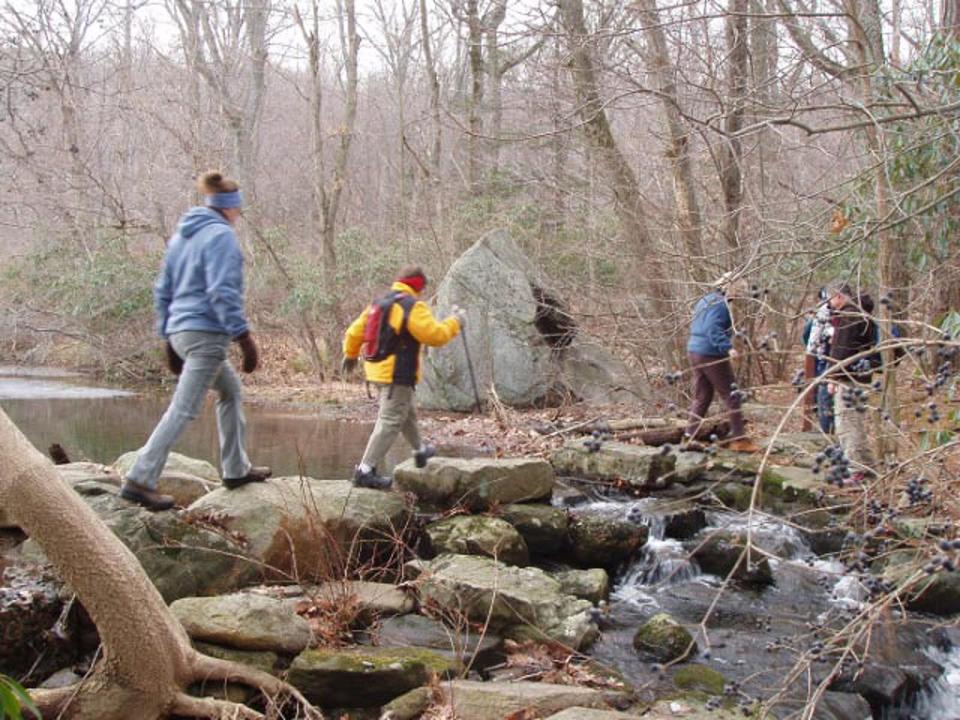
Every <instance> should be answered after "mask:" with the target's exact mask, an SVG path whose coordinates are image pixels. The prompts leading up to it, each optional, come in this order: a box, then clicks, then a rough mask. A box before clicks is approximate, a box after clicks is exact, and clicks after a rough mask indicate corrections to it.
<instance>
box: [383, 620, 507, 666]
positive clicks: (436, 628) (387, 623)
mask: <svg viewBox="0 0 960 720" xmlns="http://www.w3.org/2000/svg"><path fill="white" fill-rule="evenodd" d="M376 642H377V644H378V645H379V646H381V647H422V648H428V649H430V650H433V651H434V652H437V653H439V654H441V655H443V656H444V657H448V658H450V659H451V660H455V661H456V662H457V663H459V664H460V665H462V666H463V667H465V668H472V669H475V670H482V669H483V668H486V667H489V666H491V665H495V664H497V663H500V662H502V661H503V638H501V637H500V636H499V635H496V634H495V633H492V632H487V633H485V634H483V635H480V634H478V633H477V632H475V631H473V630H472V629H471V628H470V627H469V626H465V627H461V628H449V627H447V626H446V625H444V624H443V623H441V622H439V621H437V620H433V619H432V618H428V617H424V616H423V615H404V616H400V617H392V618H387V619H386V620H384V621H383V622H382V623H381V624H380V628H379V631H378V633H377V636H376Z"/></svg>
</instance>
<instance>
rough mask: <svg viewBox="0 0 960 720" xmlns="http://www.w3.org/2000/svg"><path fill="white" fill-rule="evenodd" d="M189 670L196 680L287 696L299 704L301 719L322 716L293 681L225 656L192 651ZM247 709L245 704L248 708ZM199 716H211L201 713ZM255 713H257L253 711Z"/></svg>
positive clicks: (315, 718)
mask: <svg viewBox="0 0 960 720" xmlns="http://www.w3.org/2000/svg"><path fill="white" fill-rule="evenodd" d="M190 668H191V672H192V674H193V676H194V678H193V679H196V680H223V681H224V682H239V683H243V684H244V685H249V686H250V687H253V688H256V689H257V690H259V691H260V692H262V693H263V694H264V695H266V696H267V697H268V698H271V699H277V698H280V697H282V696H284V695H288V696H290V697H291V698H292V699H294V700H295V701H296V702H297V703H299V704H300V706H301V708H302V709H303V712H304V716H303V717H304V718H305V720H323V714H322V713H321V712H320V711H319V710H317V709H316V708H315V707H314V706H313V705H311V704H310V701H309V700H307V699H306V698H305V697H304V696H303V694H302V693H301V692H300V691H299V690H297V689H296V688H295V687H293V685H290V684H289V683H286V682H284V681H282V680H280V679H278V678H275V677H274V676H273V675H271V674H270V673H266V672H263V671H262V670H256V669H254V668H251V667H247V666H245V665H240V664H239V663H235V662H230V661H229V660H219V659H217V658H212V657H209V656H207V655H203V654H202V653H194V655H193V657H192V658H191V661H190ZM248 709H249V708H248ZM200 717H214V716H207V715H202V716H200ZM257 717H260V716H259V715H257Z"/></svg>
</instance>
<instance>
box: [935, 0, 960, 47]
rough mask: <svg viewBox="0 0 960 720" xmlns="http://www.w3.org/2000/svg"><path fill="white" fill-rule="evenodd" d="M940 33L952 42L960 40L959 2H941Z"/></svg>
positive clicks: (956, 0) (949, 0)
mask: <svg viewBox="0 0 960 720" xmlns="http://www.w3.org/2000/svg"><path fill="white" fill-rule="evenodd" d="M941 2H942V3H943V4H942V6H941V8H940V32H941V33H943V35H945V36H947V37H950V38H952V39H953V40H958V39H960V0H941Z"/></svg>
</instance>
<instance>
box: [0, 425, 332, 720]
mask: <svg viewBox="0 0 960 720" xmlns="http://www.w3.org/2000/svg"><path fill="white" fill-rule="evenodd" d="M0 505H2V506H3V507H4V509H5V510H6V511H7V512H8V513H9V514H10V515H11V516H12V518H13V519H14V520H15V521H16V522H17V524H18V525H19V526H20V527H22V528H23V529H24V530H25V531H26V532H27V533H28V534H29V535H30V537H31V538H33V539H34V540H35V541H36V542H37V543H38V544H39V545H40V547H41V548H42V549H43V551H44V553H45V554H46V556H47V558H48V559H49V560H50V562H51V563H52V564H53V566H54V567H55V568H56V570H57V572H58V573H59V574H60V577H61V578H63V580H64V581H65V582H66V583H67V584H68V585H69V586H70V587H71V588H72V589H73V591H74V592H76V594H77V596H78V597H79V599H80V601H81V602H82V603H83V606H84V608H85V609H86V610H87V612H88V614H89V615H90V618H91V619H92V620H93V622H94V624H95V625H96V626H97V630H98V632H99V634H100V639H101V643H102V645H101V651H102V652H101V658H100V660H99V662H98V663H97V665H96V667H95V669H94V671H93V673H91V674H90V675H89V676H88V677H87V678H85V679H84V680H83V681H82V682H80V683H79V684H77V685H72V686H70V687H66V688H61V689H57V690H35V691H32V692H31V695H32V696H33V698H34V701H35V702H36V703H37V705H38V706H39V707H40V709H41V711H42V712H43V716H44V717H49V718H61V719H62V720H130V718H137V719H138V720H159V718H165V717H168V716H170V715H181V716H186V717H200V718H226V717H230V718H237V719H239V720H252V719H253V718H262V717H263V715H262V714H261V713H259V712H257V711H255V710H253V709H252V708H249V707H247V706H245V705H240V704H237V703H232V702H227V701H222V700H214V699H212V698H195V697H191V696H189V695H187V694H186V692H185V690H186V688H187V687H188V686H189V685H191V684H192V683H193V682H194V681H200V680H224V681H226V680H230V681H234V682H241V683H245V684H248V685H250V686H252V687H255V688H257V689H259V690H261V691H262V692H263V693H265V694H267V695H268V696H278V697H279V696H283V695H289V696H292V697H293V698H294V699H296V700H297V701H298V702H300V703H301V704H302V705H303V707H304V709H305V712H306V715H305V717H308V718H314V719H316V718H322V716H321V715H320V714H319V713H318V712H317V711H316V710H315V709H314V708H313V707H312V706H311V705H310V704H309V703H308V702H307V701H306V700H305V699H304V698H303V696H302V695H300V693H299V692H297V691H296V690H295V689H294V688H292V687H290V686H289V685H287V684H286V683H283V682H281V681H279V680H278V679H277V678H275V677H273V676H272V675H269V674H267V673H264V672H261V671H258V670H253V669H251V668H247V667H244V666H242V665H237V664H235V663H230V662H225V661H222V660H216V659H214V658H210V657H207V656H206V655H202V654H200V653H198V652H196V651H195V650H194V649H193V648H192V647H191V646H190V641H189V639H188V638H187V635H186V633H185V632H184V631H183V628H182V627H181V626H180V624H179V623H178V622H177V620H176V619H175V618H174V617H173V615H172V614H171V613H170V611H169V609H168V608H167V605H166V603H164V601H163V598H162V597H161V596H160V593H159V592H158V591H157V589H156V588H155V587H154V585H153V583H152V582H150V579H149V578H148V577H147V575H146V573H144V571H143V568H142V567H141V566H140V563H139V562H138V561H137V558H136V557H135V556H134V555H133V553H132V552H130V550H128V549H127V547H126V546H125V545H124V544H123V543H122V542H120V540H119V539H117V537H116V536H115V535H114V534H113V533H112V532H111V531H110V530H109V528H107V526H106V525H105V524H104V523H103V522H102V521H101V520H100V519H99V518H98V517H97V516H96V514H94V512H93V510H91V509H90V507H89V506H87V504H86V503H84V502H83V500H82V499H81V498H80V496H79V495H77V493H75V492H74V491H73V489H72V488H71V487H70V486H69V485H67V483H65V482H64V481H63V480H62V479H61V478H60V477H59V475H58V474H57V472H56V470H54V468H53V465H52V464H51V462H50V461H49V460H48V459H47V458H46V457H45V456H44V455H43V454H42V453H40V452H39V451H38V450H37V449H36V448H34V447H33V445H31V444H30V442H29V441H28V440H27V439H26V438H25V437H24V436H23V434H22V433H21V432H20V430H19V429H18V428H17V426H16V425H14V424H13V422H11V420H10V419H9V418H8V417H7V415H6V414H5V413H4V412H3V411H2V410H0Z"/></svg>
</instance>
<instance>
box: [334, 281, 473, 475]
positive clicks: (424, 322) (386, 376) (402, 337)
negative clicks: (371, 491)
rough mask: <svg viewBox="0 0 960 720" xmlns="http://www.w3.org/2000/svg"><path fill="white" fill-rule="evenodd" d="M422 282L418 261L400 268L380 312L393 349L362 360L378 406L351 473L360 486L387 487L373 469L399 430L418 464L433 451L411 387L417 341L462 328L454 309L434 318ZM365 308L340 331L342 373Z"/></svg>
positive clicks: (359, 340) (360, 333) (353, 354)
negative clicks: (424, 434)
mask: <svg viewBox="0 0 960 720" xmlns="http://www.w3.org/2000/svg"><path fill="white" fill-rule="evenodd" d="M426 285H427V277H426V275H424V273H423V270H421V269H420V268H419V267H407V268H404V269H403V270H401V271H400V273H399V275H398V276H397V279H396V281H395V282H394V283H393V286H392V287H391V290H390V295H389V296H387V298H389V299H390V301H391V302H390V304H389V314H388V315H385V316H384V320H386V321H387V322H389V324H390V327H391V328H392V329H393V332H394V334H395V338H396V340H395V344H394V345H393V346H392V350H393V351H392V352H391V353H390V354H389V355H388V356H387V357H386V358H385V359H383V360H380V361H379V362H371V361H369V360H365V361H364V363H363V369H364V374H365V376H366V378H367V382H369V383H371V384H373V385H376V386H377V388H378V394H379V400H380V409H379V412H378V414H377V424H376V426H375V427H374V429H373V433H372V434H371V435H370V439H369V440H368V441H367V449H366V450H365V451H364V453H363V459H362V460H361V461H360V464H359V465H358V466H357V469H356V471H355V472H354V475H353V484H354V485H356V486H358V487H367V488H375V489H378V490H386V489H388V488H389V487H390V486H391V485H392V484H393V480H391V479H390V478H389V477H384V476H381V475H379V474H377V466H378V465H381V463H382V462H383V459H384V457H386V454H387V451H388V450H389V449H390V446H391V445H393V441H394V440H395V439H396V437H397V435H398V434H399V433H403V437H404V438H406V440H407V442H408V443H410V447H412V448H413V451H414V452H413V457H414V462H415V463H416V465H417V467H420V468H422V467H425V466H426V464H427V460H429V459H430V458H431V457H433V456H434V455H436V453H437V451H436V449H435V448H434V447H433V446H432V445H428V444H425V443H424V442H423V440H422V439H421V437H420V429H419V428H418V427H417V404H416V399H415V397H414V391H415V388H416V385H417V381H418V380H419V379H420V347H421V345H430V346H431V347H439V346H441V345H446V344H447V343H448V342H450V341H451V340H452V339H453V338H455V337H456V336H457V335H458V334H459V333H460V331H461V330H462V329H463V323H464V314H463V313H462V312H456V313H455V314H454V315H451V316H450V317H448V318H446V319H445V320H442V321H439V322H438V321H437V320H436V319H435V318H434V317H433V313H432V312H430V308H429V307H428V306H427V304H426V303H425V302H423V301H422V300H419V299H418V298H419V296H420V293H422V292H423V289H424V288H425V287H426ZM371 307H372V306H371ZM369 313H370V307H367V308H366V309H365V310H364V311H363V312H362V313H361V314H360V317H358V318H357V319H356V320H354V321H353V323H351V325H350V327H349V328H347V332H346V334H345V335H344V338H343V370H344V373H349V372H351V371H352V370H353V369H354V368H355V367H356V365H357V360H358V358H359V356H360V351H361V348H362V346H363V344H364V335H365V332H366V329H367V319H368V314H369Z"/></svg>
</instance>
